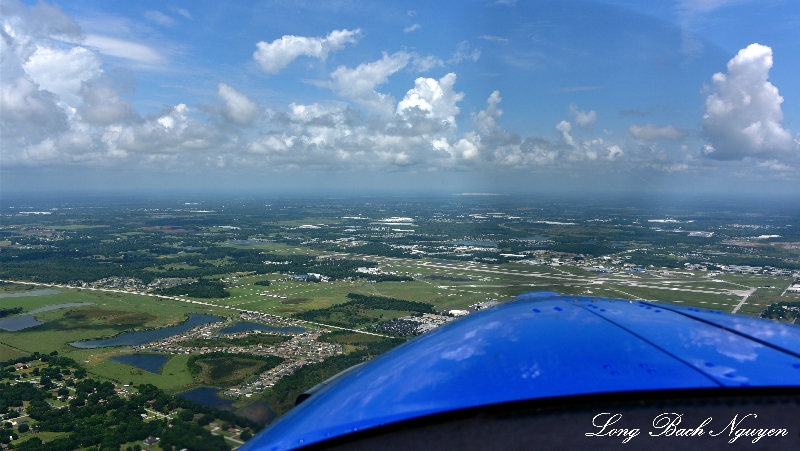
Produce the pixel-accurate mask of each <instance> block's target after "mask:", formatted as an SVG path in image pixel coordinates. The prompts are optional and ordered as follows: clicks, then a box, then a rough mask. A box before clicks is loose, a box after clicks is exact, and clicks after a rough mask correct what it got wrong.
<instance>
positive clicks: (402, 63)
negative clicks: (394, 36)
mask: <svg viewBox="0 0 800 451" xmlns="http://www.w3.org/2000/svg"><path fill="white" fill-rule="evenodd" d="M410 60H411V54H409V53H407V52H402V51H400V52H397V53H394V54H392V55H389V54H387V53H384V54H383V58H381V59H379V60H377V61H373V62H371V63H362V64H359V65H358V67H356V68H354V69H351V68H349V67H345V66H339V67H338V68H336V70H334V71H333V72H332V73H331V78H332V79H333V82H332V87H333V89H334V90H336V92H337V94H339V95H340V96H342V97H344V98H346V99H349V100H352V101H354V102H356V103H358V104H360V105H362V106H364V107H366V108H367V109H368V110H370V111H371V112H373V113H375V114H378V115H382V116H390V115H391V112H392V109H393V106H394V99H393V98H392V96H390V95H388V94H382V93H379V92H377V91H376V90H375V88H376V87H377V86H379V85H382V84H384V83H386V82H387V81H388V79H389V76H390V75H392V74H394V73H395V72H397V71H399V70H400V69H402V68H404V67H406V65H408V63H409V61H410Z"/></svg>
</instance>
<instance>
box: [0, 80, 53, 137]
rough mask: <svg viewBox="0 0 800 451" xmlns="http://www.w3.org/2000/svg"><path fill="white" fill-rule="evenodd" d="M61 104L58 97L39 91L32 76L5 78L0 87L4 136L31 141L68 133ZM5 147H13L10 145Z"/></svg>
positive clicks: (0, 106)
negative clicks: (41, 137) (35, 138)
mask: <svg viewBox="0 0 800 451" xmlns="http://www.w3.org/2000/svg"><path fill="white" fill-rule="evenodd" d="M57 101H58V98H57V97H56V95H55V94H53V93H51V92H48V91H43V90H41V89H39V86H38V85H37V84H36V83H35V82H33V80H31V79H30V78H28V77H17V78H15V79H12V80H7V79H5V78H4V79H3V80H2V84H0V121H1V122H0V124H2V132H3V133H2V137H3V138H4V139H9V138H14V137H22V138H26V139H30V138H33V137H35V136H39V135H45V136H46V135H49V134H55V133H58V132H61V131H64V130H66V129H67V128H68V125H67V115H66V113H65V112H64V110H62V109H61V108H60V107H59V106H58V105H57V104H56V102H57ZM4 147H5V150H6V151H8V150H9V149H10V148H11V146H10V144H9V145H4Z"/></svg>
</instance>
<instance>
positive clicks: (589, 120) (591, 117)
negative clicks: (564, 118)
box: [569, 103, 597, 129]
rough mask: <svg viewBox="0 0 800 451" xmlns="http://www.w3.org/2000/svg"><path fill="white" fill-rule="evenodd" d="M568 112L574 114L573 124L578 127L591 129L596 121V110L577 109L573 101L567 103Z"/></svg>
mask: <svg viewBox="0 0 800 451" xmlns="http://www.w3.org/2000/svg"><path fill="white" fill-rule="evenodd" d="M569 114H570V115H571V116H575V124H576V125H577V126H578V127H580V128H585V129H591V128H592V127H594V123H595V121H597V111H595V110H590V111H588V112H587V111H584V110H579V109H578V106H577V105H575V104H574V103H570V104H569Z"/></svg>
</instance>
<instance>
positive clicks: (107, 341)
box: [70, 313, 222, 349]
mask: <svg viewBox="0 0 800 451" xmlns="http://www.w3.org/2000/svg"><path fill="white" fill-rule="evenodd" d="M217 321H222V318H220V317H219V316H215V315H201V314H197V313H190V314H189V319H188V320H187V321H186V322H184V323H181V324H178V325H177V326H171V327H163V328H161V329H152V330H140V331H137V332H125V333H123V334H119V335H117V336H115V337H111V338H101V339H98V340H84V341H76V342H72V343H70V344H71V345H72V346H74V347H76V348H80V349H94V348H104V347H107V346H136V345H143V344H145V343H150V342H151V341H157V340H162V339H164V338H167V337H171V336H173V335H177V334H180V333H183V332H186V331H187V330H189V329H191V328H193V327H196V326H200V325H203V324H208V323H215V322H217Z"/></svg>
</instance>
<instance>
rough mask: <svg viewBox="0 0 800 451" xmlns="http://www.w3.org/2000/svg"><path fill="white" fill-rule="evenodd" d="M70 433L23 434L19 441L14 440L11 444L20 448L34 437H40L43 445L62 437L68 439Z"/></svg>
mask: <svg viewBox="0 0 800 451" xmlns="http://www.w3.org/2000/svg"><path fill="white" fill-rule="evenodd" d="M69 434H70V433H69V432H47V431H45V432H28V433H25V434H22V435H21V436H20V438H19V439H17V440H12V441H11V443H13V444H14V447H15V448H16V447H18V446H19V445H20V444H21V443H23V442H25V441H27V440H28V439H31V438H33V437H38V438H39V440H41V441H42V443H47V442H52V441H53V440H55V439H57V438H60V437H67V436H69Z"/></svg>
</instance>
